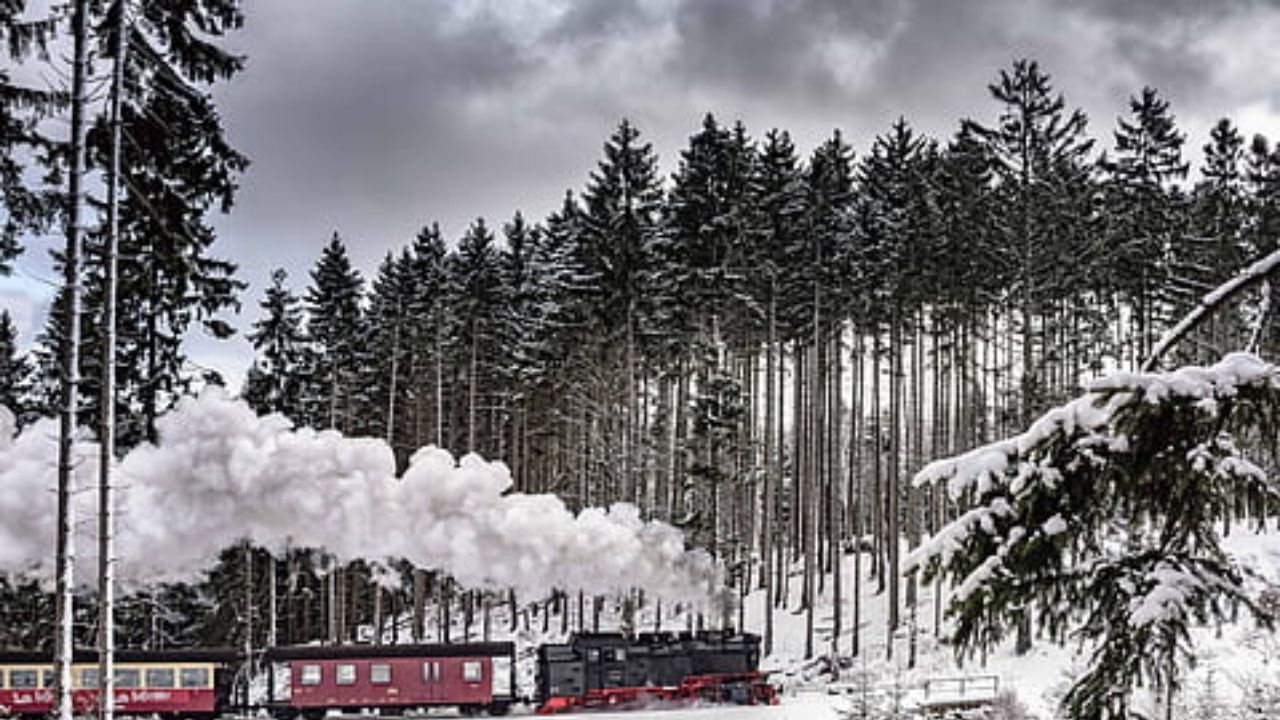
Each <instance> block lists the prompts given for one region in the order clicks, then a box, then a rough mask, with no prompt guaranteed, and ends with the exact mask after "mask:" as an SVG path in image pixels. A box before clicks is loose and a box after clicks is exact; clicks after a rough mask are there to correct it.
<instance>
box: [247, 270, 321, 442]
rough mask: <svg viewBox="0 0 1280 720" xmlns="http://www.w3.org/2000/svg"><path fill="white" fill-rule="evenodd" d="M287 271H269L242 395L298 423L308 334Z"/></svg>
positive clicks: (251, 337)
mask: <svg viewBox="0 0 1280 720" xmlns="http://www.w3.org/2000/svg"><path fill="white" fill-rule="evenodd" d="M288 277H289V276H288V273H286V272H285V271H284V270H283V269H277V270H274V271H273V272H272V273H271V285H270V287H268V288H267V290H266V293H265V294H264V295H263V298H262V300H261V302H260V303H259V307H260V308H261V309H262V317H260V318H258V319H257V320H256V321H254V323H253V331H252V332H250V333H249V334H248V339H249V342H250V343H252V344H253V349H254V351H255V352H256V353H257V355H258V356H257V358H255V360H254V363H253V366H252V367H251V368H250V369H249V374H248V376H247V377H246V379H245V389H244V398H245V401H246V402H248V403H249V406H250V407H252V408H253V409H254V410H255V411H257V412H258V413H260V414H266V413H273V412H275V413H281V414H282V415H284V416H285V417H287V418H289V419H291V420H293V421H294V423H295V424H301V423H302V422H303V421H304V418H305V417H306V416H305V414H304V411H303V407H302V395H303V391H304V389H305V385H306V375H305V372H306V369H307V357H306V353H307V345H306V342H307V338H306V335H305V334H304V333H303V330H302V321H303V317H302V306H301V301H299V299H298V298H297V296H295V295H294V294H293V293H292V292H290V291H289V288H288V287H287V286H286V285H285V283H286V282H287V280H288Z"/></svg>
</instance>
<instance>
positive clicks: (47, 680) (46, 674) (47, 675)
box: [40, 670, 53, 688]
mask: <svg viewBox="0 0 1280 720" xmlns="http://www.w3.org/2000/svg"><path fill="white" fill-rule="evenodd" d="M40 679H41V680H44V685H41V686H40V687H46V688H51V687H53V671H52V670H42V671H40Z"/></svg>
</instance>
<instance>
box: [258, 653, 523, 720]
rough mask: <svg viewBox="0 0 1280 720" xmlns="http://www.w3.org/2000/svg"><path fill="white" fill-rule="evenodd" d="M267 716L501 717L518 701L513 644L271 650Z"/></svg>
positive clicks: (311, 718)
mask: <svg viewBox="0 0 1280 720" xmlns="http://www.w3.org/2000/svg"><path fill="white" fill-rule="evenodd" d="M263 659H264V660H265V661H266V663H267V669H268V675H267V676H268V678H269V689H268V695H269V701H268V704H269V706H270V709H271V711H272V714H273V715H275V716H276V717H279V718H285V719H287V720H292V718H295V717H297V716H298V715H302V716H303V717H304V718H307V719H308V720H318V719H319V718H322V717H323V716H324V715H325V713H326V712H327V711H328V710H331V709H332V710H339V711H342V712H355V711H359V710H377V711H380V712H396V711H404V710H410V709H425V708H431V707H440V706H450V707H457V708H458V709H459V710H461V711H462V712H463V713H465V714H477V713H479V712H481V711H486V710H487V711H488V712H489V713H490V714H493V715H502V714H505V713H506V712H507V711H508V710H509V709H510V708H511V704H512V703H513V702H515V700H516V692H515V645H514V644H513V643H509V642H502V643H464V644H458V645H377V646H328V647H325V646H301V647H286V648H273V649H271V650H268V651H267V652H266V654H265V655H264V658H263Z"/></svg>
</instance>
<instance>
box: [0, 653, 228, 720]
mask: <svg viewBox="0 0 1280 720" xmlns="http://www.w3.org/2000/svg"><path fill="white" fill-rule="evenodd" d="M239 658H240V656H239V654H238V653H236V652H235V651H233V650H157V651H142V650H121V651H118V652H117V653H116V657H115V676H116V691H115V700H116V703H115V704H116V712H117V713H118V714H120V715H132V716H141V715H146V716H156V715H159V716H162V717H182V718H212V717H216V716H217V715H218V714H220V713H221V712H222V711H223V710H225V709H226V708H227V706H228V704H229V696H230V688H231V682H232V678H233V677H234V674H235V665H236V663H237V662H238V661H239ZM53 685H54V677H53V664H52V662H51V657H50V654H49V653H36V652H29V651H0V716H3V717H21V718H37V717H44V716H47V715H49V714H50V713H51V712H53V710H54V692H55V691H54V687H53ZM71 686H72V691H71V699H72V704H73V705H74V707H75V710H76V712H77V713H86V714H88V713H92V712H93V711H95V710H96V709H97V707H98V657H97V654H96V653H94V652H91V651H77V652H76V653H75V655H74V657H73V662H72V666H71Z"/></svg>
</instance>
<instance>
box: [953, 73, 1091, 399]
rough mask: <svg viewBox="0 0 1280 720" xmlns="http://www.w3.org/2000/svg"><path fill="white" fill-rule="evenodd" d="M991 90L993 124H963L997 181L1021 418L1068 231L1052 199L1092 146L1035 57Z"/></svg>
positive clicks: (1040, 390) (1035, 378)
mask: <svg viewBox="0 0 1280 720" xmlns="http://www.w3.org/2000/svg"><path fill="white" fill-rule="evenodd" d="M989 89H990V92H991V95H992V98H993V99H994V100H996V102H998V103H999V104H1000V105H1001V112H1000V116H999V118H998V120H997V122H996V124H995V125H993V126H984V125H981V124H978V123H975V122H972V121H966V122H965V127H966V128H967V130H968V131H969V132H971V133H972V134H973V135H974V136H975V137H977V138H979V139H981V141H982V142H983V144H984V145H985V148H986V152H987V154H988V156H989V157H990V158H991V160H992V162H993V167H994V169H995V174H996V178H997V180H998V184H997V193H998V195H997V203H996V205H995V209H996V213H995V214H994V216H993V218H992V219H993V220H994V222H995V228H996V229H997V231H998V232H999V236H998V238H997V239H998V242H997V243H994V244H993V245H992V246H991V247H992V248H993V249H999V250H1001V251H1002V252H1001V253H1000V255H999V257H998V262H997V263H996V265H995V266H994V267H992V268H990V272H991V273H993V274H998V277H999V280H1000V282H1001V285H1002V286H1003V287H1005V288H1007V295H1006V299H1007V302H1008V304H1009V309H1010V311H1011V314H1013V315H1014V316H1015V317H1016V318H1017V327H1016V328H1011V332H1016V341H1017V343H1018V345H1019V346H1020V347H1019V351H1020V355H1021V357H1020V360H1021V363H1020V365H1021V367H1020V368H1018V373H1017V374H1018V378H1019V380H1018V382H1019V393H1018V395H1019V397H1018V403H1017V404H1018V411H1017V415H1018V417H1019V419H1020V420H1022V421H1024V422H1025V421H1027V420H1030V418H1031V417H1032V416H1033V415H1034V413H1035V412H1037V411H1038V410H1040V409H1041V406H1042V405H1043V403H1044V394H1045V382H1044V377H1043V375H1044V366H1045V361H1044V356H1045V354H1046V352H1047V351H1048V350H1049V348H1046V347H1044V345H1045V343H1044V342H1042V341H1041V340H1040V337H1039V335H1038V333H1037V332H1036V329H1037V328H1036V326H1037V323H1038V322H1039V321H1040V320H1041V318H1042V317H1044V316H1045V315H1046V313H1047V311H1048V306H1049V298H1051V297H1053V296H1055V295H1058V294H1061V289H1060V288H1059V282H1058V281H1059V280H1060V279H1061V264H1060V262H1059V260H1060V258H1061V257H1062V255H1063V254H1064V253H1061V252H1059V247H1058V246H1059V243H1060V239H1061V238H1065V237H1066V236H1067V233H1066V232H1064V230H1065V228H1064V227H1063V220H1064V216H1063V215H1062V214H1059V213H1057V212H1055V208H1056V205H1057V198H1058V197H1060V196H1062V195H1064V194H1065V193H1066V192H1068V188H1067V187H1064V185H1065V184H1066V183H1069V182H1079V180H1080V179H1081V177H1082V176H1081V175H1080V174H1078V173H1072V172H1064V171H1065V170H1069V169H1071V168H1073V167H1074V166H1076V165H1079V164H1081V163H1083V162H1084V160H1085V158H1086V156H1087V154H1088V153H1089V151H1090V149H1091V148H1092V145H1093V143H1092V141H1090V140H1088V139H1087V138H1086V137H1085V134H1084V133H1085V126H1086V124H1087V121H1086V119H1085V115H1084V113H1083V112H1082V111H1080V110H1073V111H1071V112H1069V113H1068V112H1067V110H1066V101H1065V100H1064V98H1063V96H1062V94H1061V93H1056V92H1055V91H1054V89H1053V85H1052V82H1051V80H1050V77H1049V76H1048V75H1047V74H1046V73H1044V72H1043V71H1042V70H1041V69H1040V67H1039V65H1038V64H1037V63H1036V62H1034V61H1030V60H1019V61H1017V62H1015V63H1014V65H1013V69H1012V72H1010V71H1007V70H1002V71H1001V72H1000V77H999V79H998V80H997V82H995V83H994V84H992V85H991V86H990V88H989ZM1013 339H1014V338H1011V342H1012V341H1013Z"/></svg>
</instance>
